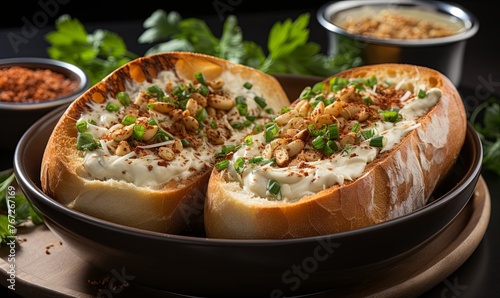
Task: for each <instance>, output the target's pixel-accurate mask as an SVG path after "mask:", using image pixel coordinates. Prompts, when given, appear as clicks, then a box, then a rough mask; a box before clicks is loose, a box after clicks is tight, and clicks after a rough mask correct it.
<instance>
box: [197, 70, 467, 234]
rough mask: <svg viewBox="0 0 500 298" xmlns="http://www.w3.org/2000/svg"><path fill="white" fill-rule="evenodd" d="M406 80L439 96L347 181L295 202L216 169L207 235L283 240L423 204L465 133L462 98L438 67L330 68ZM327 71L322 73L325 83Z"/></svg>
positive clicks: (336, 229) (392, 215)
mask: <svg viewBox="0 0 500 298" xmlns="http://www.w3.org/2000/svg"><path fill="white" fill-rule="evenodd" d="M372 75H375V76H376V77H377V78H378V79H379V81H383V80H384V79H387V80H390V81H392V82H399V81H404V82H403V83H402V84H401V88H404V89H407V90H411V91H412V92H415V91H417V90H418V88H419V86H421V85H423V86H425V90H427V89H428V88H432V87H437V88H439V89H441V91H442V97H441V99H440V100H439V101H438V103H437V104H436V105H435V106H434V107H433V108H431V110H430V111H429V112H428V113H427V114H426V115H425V116H423V117H422V118H420V120H419V121H418V122H419V123H420V124H421V126H420V127H418V128H416V129H415V130H413V131H411V132H410V133H409V134H407V135H406V136H405V137H404V138H403V139H402V140H401V142H400V143H399V144H397V145H396V146H395V147H394V148H392V149H391V151H389V152H386V153H383V154H380V155H379V156H378V157H377V158H376V159H375V160H374V161H372V162H371V163H369V164H368V165H367V167H366V168H365V171H364V172H363V174H362V175H361V176H360V177H359V178H357V179H355V180H354V181H352V182H347V183H344V184H343V185H335V186H332V187H330V188H327V189H325V190H323V191H320V192H318V193H316V194H314V195H309V196H306V197H303V198H301V199H300V200H298V201H296V202H285V201H282V202H273V203H272V204H266V203H262V202H260V201H262V200H258V199H252V198H251V197H252V194H249V193H245V192H244V191H243V190H242V189H241V187H240V186H239V183H238V182H228V181H226V179H225V177H226V175H227V173H226V171H220V170H217V169H216V168H215V169H214V170H213V173H212V175H211V177H210V181H209V184H208V190H207V199H206V202H205V214H204V220H205V230H206V232H207V236H208V237H211V238H234V239H283V238H297V237H308V236H315V235H325V234H332V233H338V232H343V231H349V230H353V229H357V228H361V227H365V226H369V225H373V224H377V223H380V222H384V221H387V220H390V219H393V218H396V217H399V216H402V215H405V214H408V213H411V212H413V211H415V210H417V209H418V208H421V207H423V206H424V205H425V204H426V202H427V200H428V199H429V197H430V195H431V193H432V192H433V190H434V189H435V188H436V186H437V185H438V184H439V183H440V181H442V179H443V178H444V177H445V176H446V175H447V173H448V172H449V171H450V169H451V168H452V167H453V165H454V164H455V162H456V159H457V158H458V155H459V153H460V150H461V148H462V146H463V142H464V140H465V134H466V126H467V120H466V114H465V110H464V107H463V104H462V100H461V97H460V95H459V93H458V91H457V89H456V88H455V86H454V85H453V84H452V83H451V81H450V80H449V79H448V78H446V77H445V76H444V75H442V74H441V73H439V72H437V71H435V70H432V69H428V68H425V67H420V66H414V65H404V64H380V65H369V66H362V67H358V68H353V69H350V70H346V71H344V72H342V73H339V74H336V75H335V76H336V77H343V78H357V77H363V78H369V77H371V76H372ZM328 81H329V78H328V79H326V80H325V82H328Z"/></svg>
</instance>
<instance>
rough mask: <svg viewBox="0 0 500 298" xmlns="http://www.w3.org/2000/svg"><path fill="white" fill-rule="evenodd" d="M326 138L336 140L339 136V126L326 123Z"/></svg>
mask: <svg viewBox="0 0 500 298" xmlns="http://www.w3.org/2000/svg"><path fill="white" fill-rule="evenodd" d="M328 138H329V139H330V140H336V139H338V138H339V126H338V125H337V124H330V125H328Z"/></svg>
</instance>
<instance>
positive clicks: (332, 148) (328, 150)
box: [323, 141, 338, 156]
mask: <svg viewBox="0 0 500 298" xmlns="http://www.w3.org/2000/svg"><path fill="white" fill-rule="evenodd" d="M337 150H338V146H337V143H336V142H335V141H328V142H326V146H325V147H324V148H323V153H324V154H325V155H326V156H330V155H332V154H333V153H335V152H336V151H337Z"/></svg>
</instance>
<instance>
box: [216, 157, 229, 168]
mask: <svg viewBox="0 0 500 298" xmlns="http://www.w3.org/2000/svg"><path fill="white" fill-rule="evenodd" d="M228 166H229V160H227V159H224V160H221V161H219V162H218V163H216V164H215V167H216V168H217V169H218V170H225V169H227V167H228Z"/></svg>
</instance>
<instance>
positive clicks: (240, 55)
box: [217, 16, 246, 63]
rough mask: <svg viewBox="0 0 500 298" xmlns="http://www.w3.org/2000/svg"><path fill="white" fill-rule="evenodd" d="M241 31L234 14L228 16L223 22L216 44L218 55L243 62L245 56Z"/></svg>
mask: <svg viewBox="0 0 500 298" xmlns="http://www.w3.org/2000/svg"><path fill="white" fill-rule="evenodd" d="M245 54H246V53H245V46H244V44H243V33H242V31H241V28H240V27H239V26H238V21H237V19H236V17H235V16H228V18H227V19H226V21H225V22H224V27H223V30H222V35H221V38H220V41H219V46H218V54H217V55H218V56H219V57H220V58H223V59H226V60H229V61H231V62H234V63H243V61H244V58H245Z"/></svg>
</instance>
